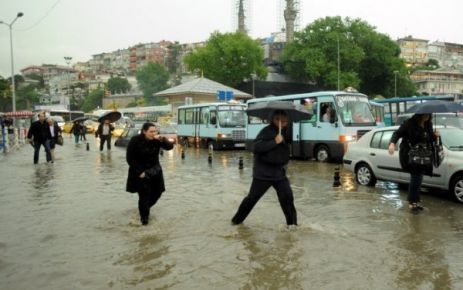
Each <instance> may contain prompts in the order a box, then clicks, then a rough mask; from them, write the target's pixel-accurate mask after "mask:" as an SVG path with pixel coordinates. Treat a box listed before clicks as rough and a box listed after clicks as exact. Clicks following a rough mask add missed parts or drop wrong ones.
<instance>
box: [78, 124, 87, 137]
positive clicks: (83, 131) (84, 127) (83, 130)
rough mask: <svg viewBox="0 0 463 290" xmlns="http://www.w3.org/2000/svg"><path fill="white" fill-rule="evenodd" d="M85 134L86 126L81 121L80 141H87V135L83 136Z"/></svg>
mask: <svg viewBox="0 0 463 290" xmlns="http://www.w3.org/2000/svg"><path fill="white" fill-rule="evenodd" d="M86 134H87V126H86V125H85V123H82V126H81V129H80V141H87V137H86V136H85V135H86Z"/></svg>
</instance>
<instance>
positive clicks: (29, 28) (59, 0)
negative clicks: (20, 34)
mask: <svg viewBox="0 0 463 290" xmlns="http://www.w3.org/2000/svg"><path fill="white" fill-rule="evenodd" d="M59 2H61V0H57V1H56V2H55V4H53V5H52V6H51V7H50V9H48V10H47V12H45V15H44V16H42V18H40V19H39V20H38V21H37V22H36V23H34V24H33V25H32V26H30V27H28V28H25V29H17V31H28V30H31V29H32V28H34V27H36V26H37V25H39V24H40V23H41V22H42V21H43V20H44V19H45V18H46V17H47V16H48V15H49V14H50V13H51V11H52V10H53V9H54V8H55V7H56V6H57V5H58V4H59Z"/></svg>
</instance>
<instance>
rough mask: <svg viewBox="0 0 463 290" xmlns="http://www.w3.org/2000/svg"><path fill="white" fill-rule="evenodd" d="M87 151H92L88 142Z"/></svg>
mask: <svg viewBox="0 0 463 290" xmlns="http://www.w3.org/2000/svg"><path fill="white" fill-rule="evenodd" d="M87 151H90V143H88V142H87Z"/></svg>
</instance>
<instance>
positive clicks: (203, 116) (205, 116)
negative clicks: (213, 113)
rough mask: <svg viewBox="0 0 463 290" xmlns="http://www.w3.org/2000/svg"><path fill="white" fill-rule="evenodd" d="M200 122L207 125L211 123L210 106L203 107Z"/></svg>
mask: <svg viewBox="0 0 463 290" xmlns="http://www.w3.org/2000/svg"><path fill="white" fill-rule="evenodd" d="M199 123H200V124H204V125H207V124H209V107H203V108H201V114H200V117H199Z"/></svg>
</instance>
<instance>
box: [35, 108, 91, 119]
mask: <svg viewBox="0 0 463 290" xmlns="http://www.w3.org/2000/svg"><path fill="white" fill-rule="evenodd" d="M40 112H45V117H49V116H61V117H63V119H64V121H66V122H68V121H72V120H74V119H75V118H78V117H83V116H84V115H85V113H84V112H83V111H69V110H67V109H46V108H45V109H36V110H34V114H35V115H37V114H38V113H40ZM35 118H36V117H35Z"/></svg>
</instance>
